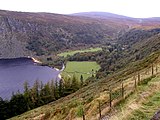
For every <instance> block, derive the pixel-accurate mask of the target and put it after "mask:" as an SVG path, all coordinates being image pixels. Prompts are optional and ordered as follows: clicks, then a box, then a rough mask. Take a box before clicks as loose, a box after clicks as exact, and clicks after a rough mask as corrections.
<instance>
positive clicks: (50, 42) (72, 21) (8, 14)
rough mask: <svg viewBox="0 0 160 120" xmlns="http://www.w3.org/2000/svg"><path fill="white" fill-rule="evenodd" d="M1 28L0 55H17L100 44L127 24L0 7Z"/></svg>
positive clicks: (43, 53)
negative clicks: (24, 11) (17, 10)
mask: <svg viewBox="0 0 160 120" xmlns="http://www.w3.org/2000/svg"><path fill="white" fill-rule="evenodd" d="M0 28H1V29H0V49H1V51H0V57H19V56H26V55H38V56H41V55H47V54H51V53H54V52H56V51H61V50H65V49H71V48H74V47H77V46H84V45H91V44H101V43H103V42H104V41H106V40H108V39H111V38H113V37H114V36H115V35H116V34H117V33H118V32H119V31H122V30H125V29H126V28H127V26H126V25H122V24H117V23H110V22H103V21H102V22H101V21H99V20H97V19H93V18H87V17H79V16H66V15H59V14H51V13H23V12H12V11H2V10H1V11H0Z"/></svg>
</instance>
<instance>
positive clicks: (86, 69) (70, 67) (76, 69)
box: [62, 61, 100, 80]
mask: <svg viewBox="0 0 160 120" xmlns="http://www.w3.org/2000/svg"><path fill="white" fill-rule="evenodd" d="M92 69H93V72H94V73H95V72H96V71H97V70H99V69H100V66H99V65H98V64H97V63H96V62H88V61H86V62H75V61H74V62H67V65H66V68H65V70H64V72H63V73H62V76H63V77H73V75H75V76H76V78H78V79H80V76H81V75H82V76H83V79H84V80H85V79H87V78H88V77H91V76H92Z"/></svg>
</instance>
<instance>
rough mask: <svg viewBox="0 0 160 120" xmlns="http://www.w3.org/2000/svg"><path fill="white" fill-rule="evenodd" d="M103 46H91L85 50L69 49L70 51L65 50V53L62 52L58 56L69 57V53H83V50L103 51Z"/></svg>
mask: <svg viewBox="0 0 160 120" xmlns="http://www.w3.org/2000/svg"><path fill="white" fill-rule="evenodd" d="M101 50H102V48H99V47H97V48H89V49H84V50H75V51H68V52H63V53H60V54H58V56H61V57H67V56H68V55H70V56H72V55H74V54H76V53H83V52H96V51H101Z"/></svg>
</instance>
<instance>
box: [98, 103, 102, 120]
mask: <svg viewBox="0 0 160 120" xmlns="http://www.w3.org/2000/svg"><path fill="white" fill-rule="evenodd" d="M98 104H99V120H101V117H102V115H101V103H100V101H98Z"/></svg>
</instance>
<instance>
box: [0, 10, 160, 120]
mask: <svg viewBox="0 0 160 120" xmlns="http://www.w3.org/2000/svg"><path fill="white" fill-rule="evenodd" d="M140 21H141V22H140ZM0 49H1V51H0V58H18V57H27V56H31V57H34V58H36V59H38V60H39V61H41V62H42V63H41V64H40V65H39V66H34V67H38V68H43V69H44V68H45V70H44V71H41V70H40V69H32V68H31V69H30V70H27V68H28V67H26V66H25V67H23V68H21V69H19V72H18V73H16V75H14V76H16V77H20V75H17V74H22V73H21V72H23V70H27V71H29V72H31V73H33V74H34V75H38V74H39V75H42V76H43V75H44V76H46V77H50V76H51V77H50V78H49V79H52V78H53V75H54V73H52V72H53V71H54V70H55V71H56V70H57V71H58V69H61V67H62V65H63V64H64V66H65V69H64V71H63V72H62V74H61V75H62V79H57V78H58V77H59V73H58V74H57V76H58V77H57V76H56V77H54V81H53V80H52V81H47V80H48V79H47V80H44V78H43V77H42V78H41V79H43V80H44V84H43V83H42V82H41V83H40V82H39V81H35V80H36V78H35V77H34V79H35V80H31V81H32V84H33V86H30V87H28V85H27V83H26V86H24V93H23V92H22V93H21V91H18V92H17V93H15V94H13V96H12V97H11V100H10V101H7V100H5V99H0V106H1V107H0V119H2V120H3V119H8V118H9V119H11V120H25V119H26V120H30V119H35V120H39V119H42V120H78V119H84V117H85V118H86V120H98V119H102V120H103V119H104V120H105V119H113V120H114V119H115V120H116V119H117V120H121V119H124V120H125V119H126V120H127V119H135V120H136V119H144V120H145V119H150V118H151V117H152V116H153V115H154V113H155V112H156V111H157V109H158V108H157V107H156V106H158V104H159V100H158V99H157V98H159V92H158V90H159V87H158V85H159V71H160V69H159V68H160V18H131V17H127V16H121V15H116V14H112V13H103V12H86V13H77V14H70V15H62V14H53V13H43V12H40V13H30V12H14V11H5V10H0ZM18 66H19V65H18ZM11 68H12V67H11ZM46 68H47V69H46ZM57 68H58V69H57ZM48 70H50V73H51V74H49V73H46V72H47V71H48ZM2 71H4V70H3V69H2ZM33 71H35V72H37V73H34V72H33ZM13 72H14V70H13ZM26 73H27V72H25V71H24V75H23V74H22V78H23V79H27V78H28V77H32V76H33V75H29V74H26ZM0 77H1V78H2V75H0ZM7 77H10V78H13V77H12V76H7ZM16 79H17V78H16ZM5 80H6V79H5ZM19 81H21V82H22V80H20V79H19ZM33 81H34V82H33ZM8 83H9V82H8ZM17 83H18V82H17ZM12 84H13V83H12ZM0 85H1V84H0ZM21 86H22V85H21ZM153 88H156V89H153ZM154 94H155V95H154ZM141 98H142V99H141ZM155 99H156V100H155ZM154 100H155V101H154ZM19 101H22V102H20V103H21V104H19ZM130 103H131V104H130ZM150 104H151V105H150ZM128 105H131V106H128ZM22 106H23V107H22ZM8 107H10V108H11V109H8ZM23 108H24V109H23ZM147 108H149V109H153V110H149V111H147V110H146V109H147ZM4 111H8V112H4ZM128 111H130V113H128ZM140 113H143V114H142V115H140Z"/></svg>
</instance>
